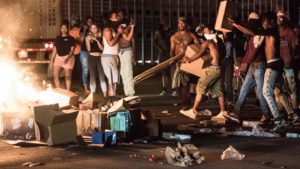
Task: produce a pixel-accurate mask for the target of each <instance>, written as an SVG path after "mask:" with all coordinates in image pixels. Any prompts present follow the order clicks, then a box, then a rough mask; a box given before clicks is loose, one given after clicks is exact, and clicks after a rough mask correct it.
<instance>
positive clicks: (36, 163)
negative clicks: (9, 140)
mask: <svg viewBox="0 0 300 169" xmlns="http://www.w3.org/2000/svg"><path fill="white" fill-rule="evenodd" d="M40 165H44V163H39V162H26V163H23V164H22V167H36V166H40Z"/></svg>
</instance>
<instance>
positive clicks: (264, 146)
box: [0, 76, 300, 169]
mask: <svg viewBox="0 0 300 169" xmlns="http://www.w3.org/2000/svg"><path fill="white" fill-rule="evenodd" d="M136 89H137V95H141V97H142V105H141V109H143V110H148V111H149V112H151V113H153V114H155V116H156V118H160V119H161V122H162V124H163V131H164V132H178V133H183V134H191V135H192V139H191V142H190V144H194V145H195V146H196V147H198V148H199V150H200V151H201V154H202V155H203V156H204V157H205V161H204V162H203V163H202V164H200V165H194V166H191V167H189V168H202V169H217V168H222V169H253V168H255V169H272V168H274V169H285V168H286V169H297V168H298V169H299V168H300V164H299V160H300V144H299V143H300V139H294V138H286V137H280V138H257V137H238V136H224V135H218V134H201V133H195V132H194V131H193V130H188V129H187V130H186V131H185V130H184V129H182V128H181V129H180V127H178V126H180V125H181V126H182V125H183V126H184V125H187V124H193V125H194V126H196V128H197V125H198V124H199V122H200V121H201V119H197V120H190V119H188V118H186V117H184V116H182V115H181V114H179V109H180V106H178V105H177V104H176V103H178V98H177V97H173V96H171V94H169V95H168V96H158V93H159V92H160V78H159V77H158V76H157V77H153V78H151V79H148V80H147V81H144V82H142V83H140V84H138V85H137V86H136ZM121 92H122V90H119V93H121ZM176 105H177V106H176ZM200 108H201V109H205V108H207V109H210V110H211V111H212V112H213V114H217V113H218V111H219V110H218V105H217V102H215V101H213V100H209V101H204V102H203V103H202V104H201V106H200ZM163 111H164V113H162V112H163ZM166 111H167V112H166ZM242 115H243V118H247V119H254V120H258V119H259V118H260V114H259V107H257V106H255V105H253V99H252V100H251V99H249V100H248V101H247V104H246V106H245V108H244V109H243V114H242ZM231 127H232V126H231V125H230V126H228V128H231ZM233 128H234V129H235V128H236V127H235V126H234V127H233ZM292 130H293V132H298V133H300V130H299V129H292ZM283 135H284V134H283ZM6 141H7V140H5V139H3V138H2V139H1V142H0V168H1V169H17V168H22V169H23V168H28V166H22V164H24V163H26V162H33V163H40V164H41V165H38V166H35V167H34V168H45V169H69V168H70V169H148V168H149V169H157V168H166V169H167V168H170V169H171V168H172V169H173V168H180V167H176V166H173V165H170V164H168V163H167V161H166V159H165V157H164V150H165V148H166V146H171V147H172V148H175V147H176V144H177V142H176V141H170V140H164V139H157V140H153V141H148V142H147V143H135V142H129V143H124V144H120V145H118V146H113V147H106V148H100V147H89V146H78V145H76V144H73V145H62V146H54V147H48V146H44V145H36V144H29V143H19V144H16V145H11V144H7V143H6ZM229 145H232V146H233V147H235V148H236V149H237V150H238V151H240V153H242V154H245V156H246V157H245V158H244V159H243V160H241V161H235V160H224V161H222V160H221V158H220V156H221V154H222V152H223V151H224V150H225V149H226V148H228V146H229ZM150 156H155V158H154V159H153V160H152V161H149V157H150Z"/></svg>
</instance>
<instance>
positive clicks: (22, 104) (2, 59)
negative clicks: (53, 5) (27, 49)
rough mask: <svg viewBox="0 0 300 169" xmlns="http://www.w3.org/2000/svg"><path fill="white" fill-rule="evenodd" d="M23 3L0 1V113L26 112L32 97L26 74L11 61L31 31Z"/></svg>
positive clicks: (8, 0)
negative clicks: (21, 41) (22, 40)
mask: <svg viewBox="0 0 300 169" xmlns="http://www.w3.org/2000/svg"><path fill="white" fill-rule="evenodd" d="M30 2H34V1H33V0H30ZM26 3H27V0H0V79H1V83H0V96H1V97H0V112H26V110H27V109H28V106H29V104H30V102H31V101H32V100H33V99H34V98H33V97H34V96H35V89H34V85H33V80H32V79H31V78H29V76H28V73H29V72H27V73H26V71H25V69H24V68H22V67H21V66H19V65H18V64H16V63H15V62H14V59H16V58H17V56H16V50H15V49H16V48H18V47H19V42H20V39H24V38H26V37H27V36H29V35H30V32H32V28H30V26H32V22H31V21H32V19H28V14H30V13H31V10H28V8H26V7H28V5H26ZM35 26H36V25H35Z"/></svg>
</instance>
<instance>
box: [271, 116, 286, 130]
mask: <svg viewBox="0 0 300 169" xmlns="http://www.w3.org/2000/svg"><path fill="white" fill-rule="evenodd" d="M274 124H275V127H274V128H273V129H272V131H273V132H277V131H278V130H280V129H282V128H283V127H284V125H285V124H286V121H285V120H284V119H283V118H279V119H276V120H275V121H274Z"/></svg>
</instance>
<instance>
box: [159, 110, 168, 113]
mask: <svg viewBox="0 0 300 169" xmlns="http://www.w3.org/2000/svg"><path fill="white" fill-rule="evenodd" d="M161 113H162V114H168V113H169V111H168V110H163V111H162V112H161Z"/></svg>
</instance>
